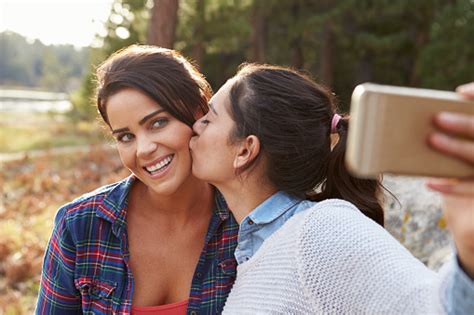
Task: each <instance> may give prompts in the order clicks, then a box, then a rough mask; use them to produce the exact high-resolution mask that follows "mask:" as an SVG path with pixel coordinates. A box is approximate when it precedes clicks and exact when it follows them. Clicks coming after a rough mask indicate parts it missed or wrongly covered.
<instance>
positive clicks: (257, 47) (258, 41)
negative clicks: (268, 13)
mask: <svg viewBox="0 0 474 315" xmlns="http://www.w3.org/2000/svg"><path fill="white" fill-rule="evenodd" d="M265 39H266V19H265V11H264V8H263V6H262V5H261V4H259V3H258V1H257V2H255V3H254V5H253V9H252V56H251V59H252V61H255V62H259V63H263V62H265Z"/></svg>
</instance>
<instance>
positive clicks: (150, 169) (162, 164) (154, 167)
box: [146, 155, 173, 173]
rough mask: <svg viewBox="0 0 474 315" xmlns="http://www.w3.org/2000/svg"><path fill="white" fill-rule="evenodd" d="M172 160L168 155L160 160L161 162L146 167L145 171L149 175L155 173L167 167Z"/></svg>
mask: <svg viewBox="0 0 474 315" xmlns="http://www.w3.org/2000/svg"><path fill="white" fill-rule="evenodd" d="M172 159H173V157H172V156H171V155H170V156H168V157H167V158H166V159H164V160H162V161H161V162H158V163H156V164H155V165H152V166H148V167H146V170H147V171H148V172H150V173H152V172H155V171H157V170H159V169H161V168H163V167H165V166H167V165H168V164H170V162H171V160H172Z"/></svg>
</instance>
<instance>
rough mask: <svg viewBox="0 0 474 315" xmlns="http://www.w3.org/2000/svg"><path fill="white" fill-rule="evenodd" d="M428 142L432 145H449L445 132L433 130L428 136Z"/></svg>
mask: <svg viewBox="0 0 474 315" xmlns="http://www.w3.org/2000/svg"><path fill="white" fill-rule="evenodd" d="M430 142H431V143H432V144H434V145H441V146H444V145H450V144H451V143H450V142H451V139H450V137H448V136H446V135H445V134H442V133H439V132H435V133H433V134H431V136H430Z"/></svg>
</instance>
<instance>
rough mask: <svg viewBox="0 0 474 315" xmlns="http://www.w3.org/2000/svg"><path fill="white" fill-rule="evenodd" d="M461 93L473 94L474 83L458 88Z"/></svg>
mask: <svg viewBox="0 0 474 315" xmlns="http://www.w3.org/2000/svg"><path fill="white" fill-rule="evenodd" d="M456 91H457V92H459V93H469V92H470V93H472V92H474V83H467V84H463V85H460V86H458V87H457V89H456Z"/></svg>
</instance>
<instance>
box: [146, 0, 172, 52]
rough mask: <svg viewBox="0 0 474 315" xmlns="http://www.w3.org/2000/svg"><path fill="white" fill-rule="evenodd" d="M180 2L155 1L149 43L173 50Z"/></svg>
mask: <svg viewBox="0 0 474 315" xmlns="http://www.w3.org/2000/svg"><path fill="white" fill-rule="evenodd" d="M178 7H179V0H153V8H152V9H151V19H150V26H149V29H148V43H149V44H151V45H157V46H161V47H165V48H173V46H174V41H175V33H176V26H177V24H178Z"/></svg>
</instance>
